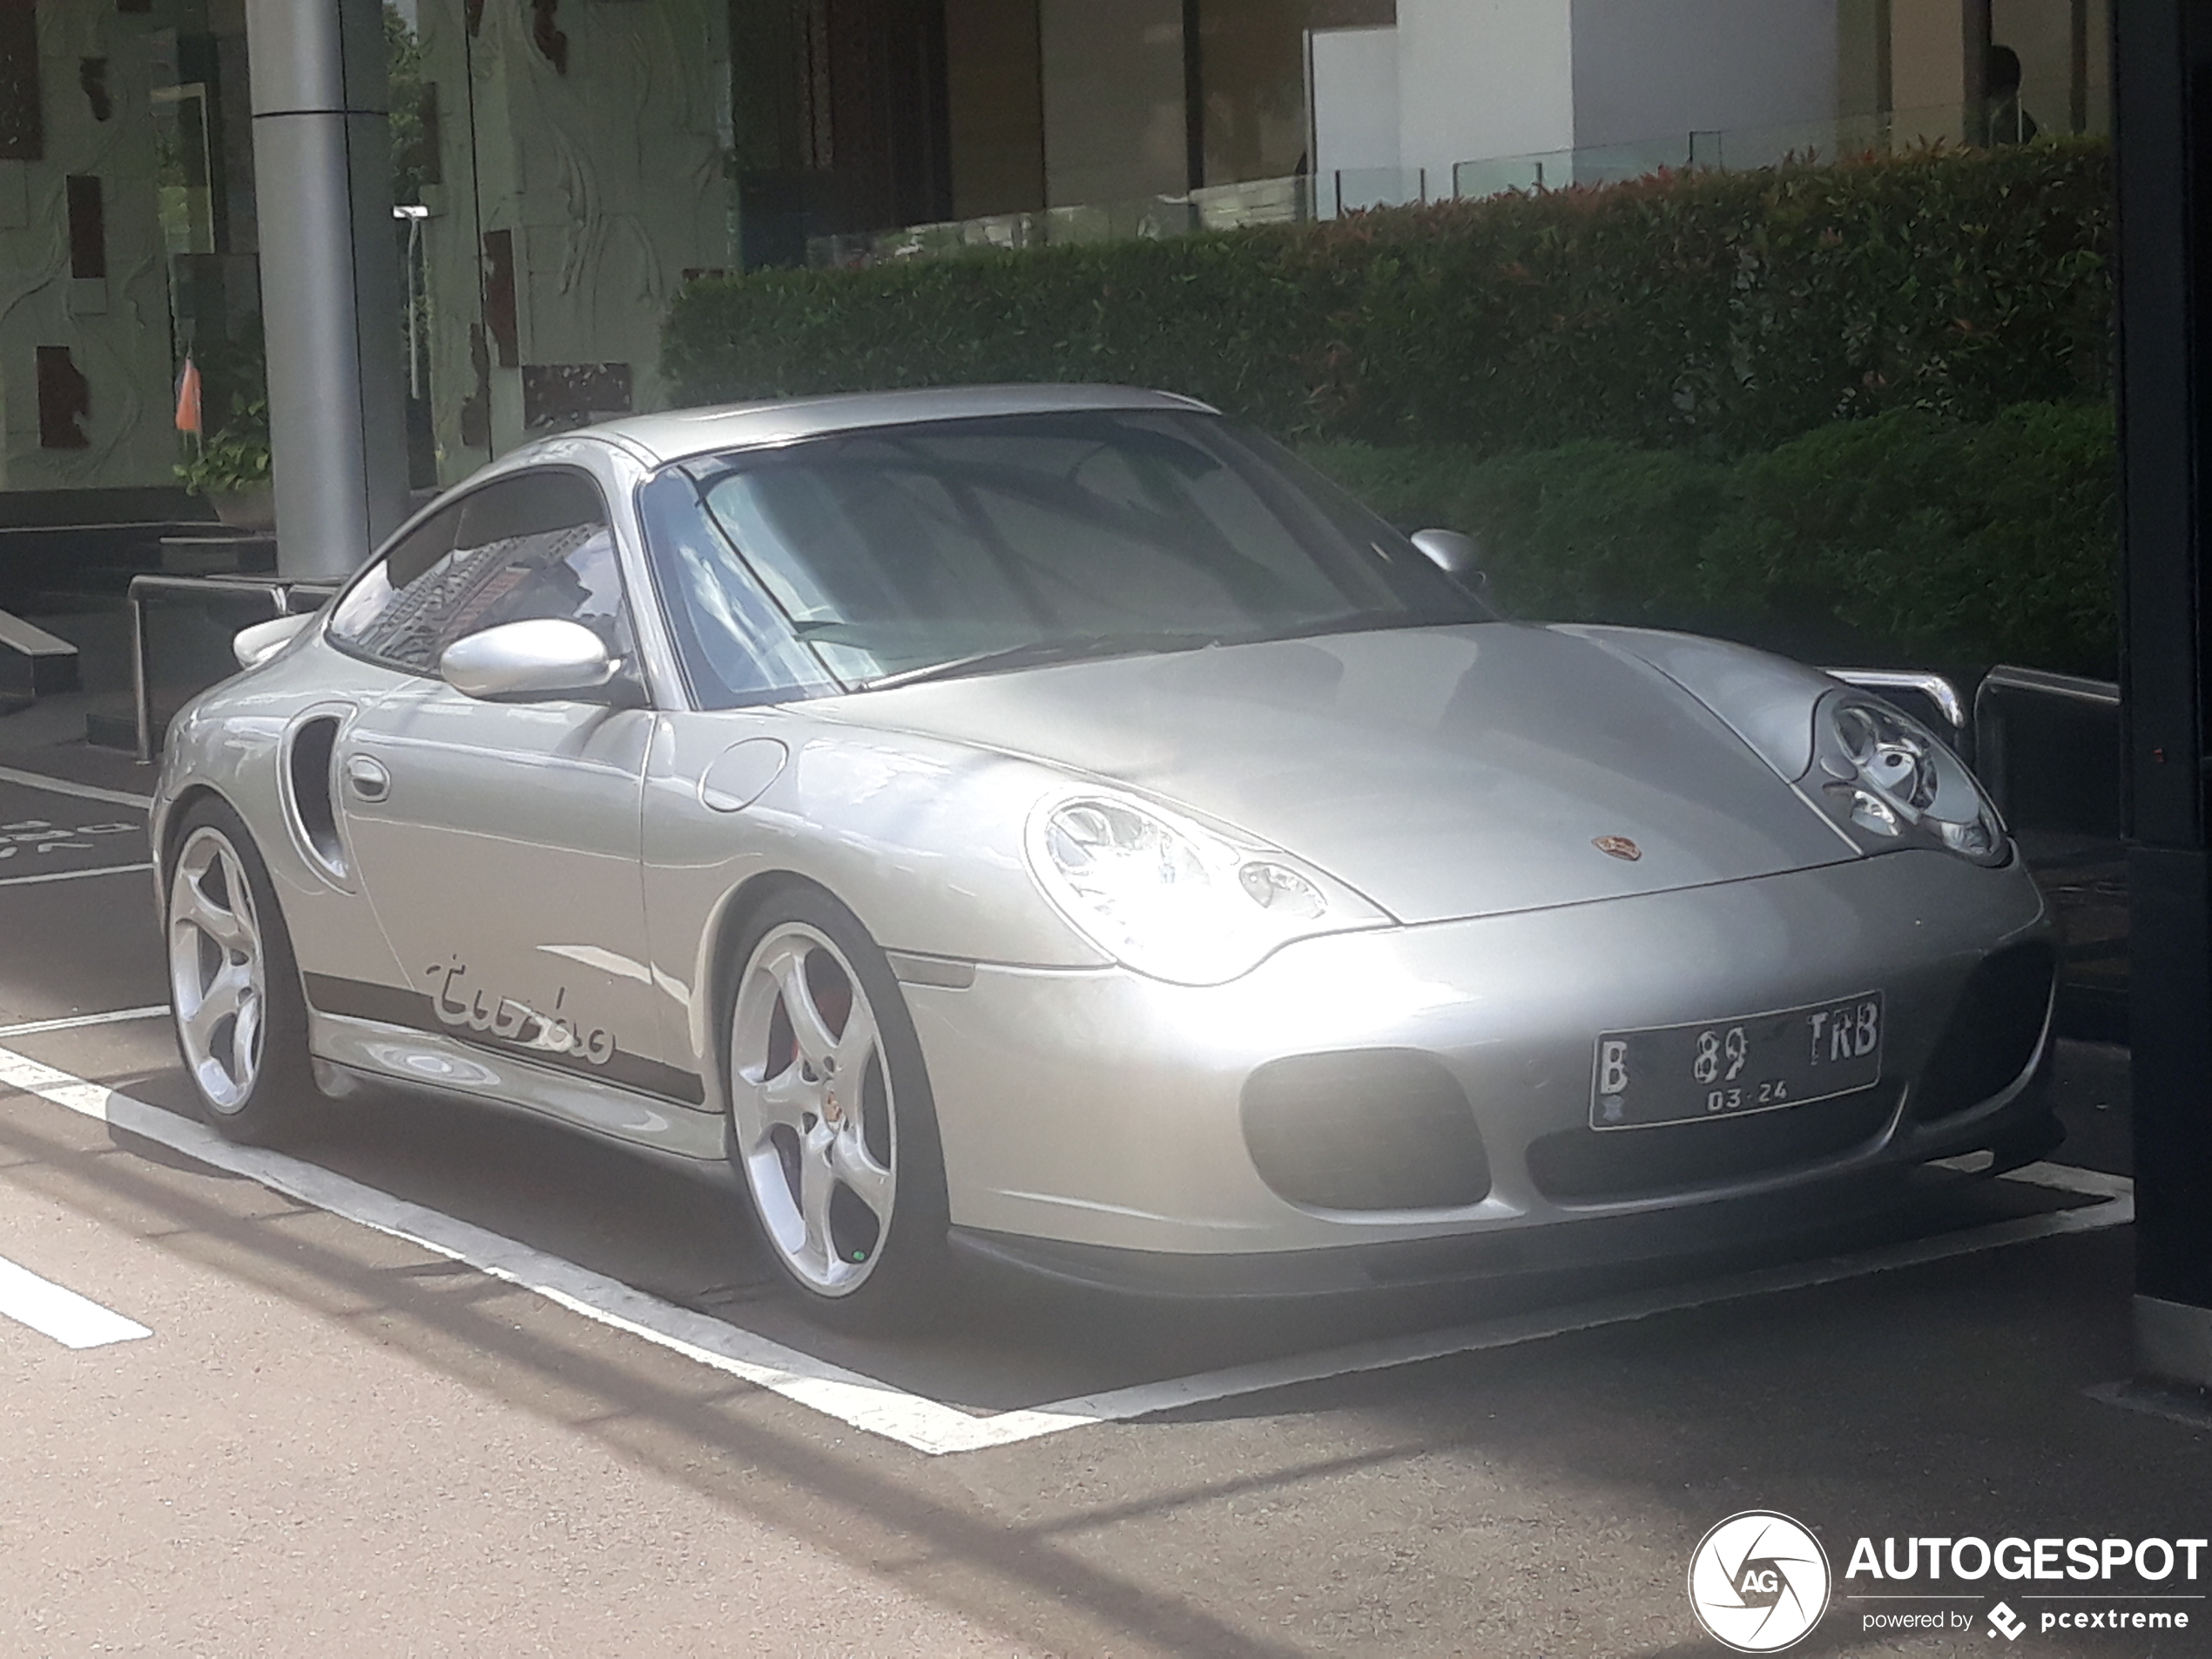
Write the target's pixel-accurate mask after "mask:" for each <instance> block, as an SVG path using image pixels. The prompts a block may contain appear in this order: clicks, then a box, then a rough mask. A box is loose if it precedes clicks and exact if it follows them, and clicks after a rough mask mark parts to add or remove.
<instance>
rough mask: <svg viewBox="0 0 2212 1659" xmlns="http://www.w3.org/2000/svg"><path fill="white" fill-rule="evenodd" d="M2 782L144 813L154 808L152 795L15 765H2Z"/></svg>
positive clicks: (0, 768) (0, 773)
mask: <svg viewBox="0 0 2212 1659" xmlns="http://www.w3.org/2000/svg"><path fill="white" fill-rule="evenodd" d="M0 784H21V785H22V786H24V788H25V789H43V790H44V791H45V792H47V793H48V794H50V795H74V796H76V797H77V798H78V799H79V800H104V801H106V802H107V803H108V804H109V805H110V806H135V807H137V808H138V810H139V811H140V812H142V813H149V812H152V810H153V797H152V796H151V795H133V794H131V793H129V792H126V791H124V790H120V789H102V788H100V787H99V786H98V785H95V784H80V783H73V782H71V780H70V779H67V778H49V777H47V776H46V775H45V774H44V772H18V771H17V770H16V769H15V768H14V767H13V766H0Z"/></svg>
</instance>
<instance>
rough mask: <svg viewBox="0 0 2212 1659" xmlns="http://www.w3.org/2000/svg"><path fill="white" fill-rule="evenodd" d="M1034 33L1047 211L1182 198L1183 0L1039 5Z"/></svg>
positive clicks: (1185, 167)
mask: <svg viewBox="0 0 2212 1659" xmlns="http://www.w3.org/2000/svg"><path fill="white" fill-rule="evenodd" d="M1037 25H1038V33H1039V36H1040V42H1039V44H1040V49H1041V55H1042V58H1043V79H1044V171H1045V200H1046V202H1047V203H1048V204H1049V205H1050V206H1055V207H1058V206H1075V205H1080V204H1083V203H1090V202H1098V203H1103V202H1116V201H1125V200H1129V199H1133V198H1136V197H1140V196H1152V195H1162V196H1175V195H1180V194H1182V193H1183V192H1184V189H1185V187H1186V186H1188V185H1189V184H1190V149H1189V138H1188V130H1187V127H1186V125H1185V123H1184V98H1183V6H1182V3H1181V0H1042V3H1041V4H1040V6H1039V7H1038V12H1037Z"/></svg>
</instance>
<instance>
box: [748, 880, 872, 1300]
mask: <svg viewBox="0 0 2212 1659" xmlns="http://www.w3.org/2000/svg"><path fill="white" fill-rule="evenodd" d="M730 1046H731V1054H730V1079H731V1119H732V1129H733V1131H734V1133H735V1136H736V1139H737V1152H738V1160H739V1162H740V1163H742V1165H743V1167H744V1169H745V1177H746V1180H747V1183H748V1184H749V1185H750V1186H751V1188H752V1196H753V1201H754V1204H755V1206H756V1208H757V1210H758V1211H759V1216H760V1220H761V1224H762V1226H763V1229H764V1231H765V1233H766V1235H767V1238H768V1241H769V1243H770V1244H771V1245H772V1247H773V1248H774V1249H775V1251H777V1253H778V1254H779V1256H781V1257H782V1258H783V1261H784V1264H785V1265H786V1267H787V1268H788V1269H789V1270H790V1271H791V1272H792V1274H793V1275H794V1276H795V1277H797V1278H799V1281H800V1282H801V1283H802V1284H803V1285H806V1287H807V1288H808V1289H809V1290H811V1291H814V1292H816V1293H817V1294H819V1295H823V1296H828V1297H842V1296H846V1295H849V1294H851V1293H852V1292H853V1291H855V1290H857V1289H859V1288H860V1285H863V1284H865V1283H866V1282H867V1278H868V1277H869V1275H870V1274H871V1273H873V1271H875V1266H876V1263H877V1261H878V1259H879V1258H880V1253H881V1250H882V1245H883V1241H884V1238H885V1236H886V1235H887V1233H888V1232H889V1231H890V1228H891V1216H892V1209H893V1204H894V1200H895V1198H896V1196H897V1190H898V1182H897V1178H896V1175H895V1173H894V1172H895V1170H896V1169H897V1167H898V1165H897V1147H896V1144H895V1136H896V1130H895V1123H896V1119H895V1116H894V1112H893V1109H892V1101H891V1077H890V1070H889V1068H888V1067H887V1064H886V1063H885V1058H884V1052H883V1041H882V1033H881V1029H880V1026H879V1024H878V1022H877V1020H876V1015H875V1010H874V1008H873V1007H872V1006H871V1005H870V1003H869V1001H868V995H867V991H866V990H865V989H864V988H862V986H861V983H860V974H858V973H856V972H855V971H854V969H853V964H852V963H851V961H848V960H847V959H846V955H845V954H844V952H842V951H841V950H840V949H839V948H838V947H837V946H836V945H835V944H834V943H833V942H832V941H831V940H830V939H829V938H828V936H827V935H826V934H823V933H821V932H820V931H819V930H818V929H816V928H814V927H809V926H808V925H806V923H804V922H799V921H786V922H784V923H781V924H780V925H779V926H776V927H771V928H770V929H769V930H768V932H767V933H766V934H765V935H764V936H763V938H762V939H761V941H760V942H759V945H758V946H757V947H756V948H754V950H753V953H752V958H751V960H750V961H747V962H746V964H745V974H744V977H743V978H742V979H741V980H740V981H739V982H738V995H737V1003H736V1008H735V1010H734V1014H733V1016H732V1020H731V1032H730Z"/></svg>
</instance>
